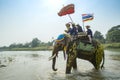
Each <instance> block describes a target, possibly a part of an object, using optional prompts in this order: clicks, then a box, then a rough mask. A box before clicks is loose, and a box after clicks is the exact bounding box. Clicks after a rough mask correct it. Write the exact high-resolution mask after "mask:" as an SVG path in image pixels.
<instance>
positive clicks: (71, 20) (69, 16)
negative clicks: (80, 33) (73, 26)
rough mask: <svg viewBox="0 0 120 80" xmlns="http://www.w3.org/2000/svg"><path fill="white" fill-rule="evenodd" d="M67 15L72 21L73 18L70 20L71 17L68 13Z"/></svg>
mask: <svg viewBox="0 0 120 80" xmlns="http://www.w3.org/2000/svg"><path fill="white" fill-rule="evenodd" d="M68 17H69V18H70V20H71V21H72V23H73V20H72V18H71V16H70V15H69V14H68Z"/></svg>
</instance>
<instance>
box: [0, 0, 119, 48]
mask: <svg viewBox="0 0 120 80" xmlns="http://www.w3.org/2000/svg"><path fill="white" fill-rule="evenodd" d="M70 3H73V4H75V13H74V14H71V17H72V19H73V21H74V22H75V23H76V24H77V23H79V24H80V25H82V18H81V14H83V13H94V16H95V18H94V20H92V21H89V22H85V25H90V26H91V29H92V30H93V32H95V31H96V30H98V31H100V32H101V33H102V34H103V35H104V36H105V34H106V33H107V31H108V30H109V29H110V28H111V27H113V26H116V25H120V22H119V21H120V9H119V8H120V6H119V4H120V0H99V1H98V0H0V47H1V46H9V45H10V44H12V43H26V42H30V41H31V40H32V39H33V38H36V37H37V38H38V39H39V40H41V41H42V42H47V41H51V40H52V37H54V38H56V37H57V36H58V35H59V34H61V33H64V30H65V29H66V27H65V24H66V23H67V22H70V19H69V17H68V16H67V15H66V16H63V17H59V16H58V15H57V13H58V12H59V10H60V9H61V8H62V7H63V5H67V4H70Z"/></svg>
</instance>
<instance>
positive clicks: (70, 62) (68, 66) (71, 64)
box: [66, 54, 77, 74]
mask: <svg viewBox="0 0 120 80" xmlns="http://www.w3.org/2000/svg"><path fill="white" fill-rule="evenodd" d="M72 67H73V69H77V62H76V57H75V56H74V55H73V54H69V55H68V58H67V63H66V74H70V73H71V69H72Z"/></svg>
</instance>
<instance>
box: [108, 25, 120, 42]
mask: <svg viewBox="0 0 120 80" xmlns="http://www.w3.org/2000/svg"><path fill="white" fill-rule="evenodd" d="M106 41H107V43H115V42H120V25H118V26H114V27H112V28H111V29H110V30H109V31H108V32H107V34H106Z"/></svg>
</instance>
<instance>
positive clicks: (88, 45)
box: [77, 42, 94, 52]
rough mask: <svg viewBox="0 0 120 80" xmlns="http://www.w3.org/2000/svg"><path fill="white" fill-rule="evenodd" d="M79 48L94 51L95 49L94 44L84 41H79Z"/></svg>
mask: <svg viewBox="0 0 120 80" xmlns="http://www.w3.org/2000/svg"><path fill="white" fill-rule="evenodd" d="M77 49H78V50H83V51H90V52H92V51H94V46H93V45H92V44H86V43H84V42H79V44H78V46H77Z"/></svg>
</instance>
